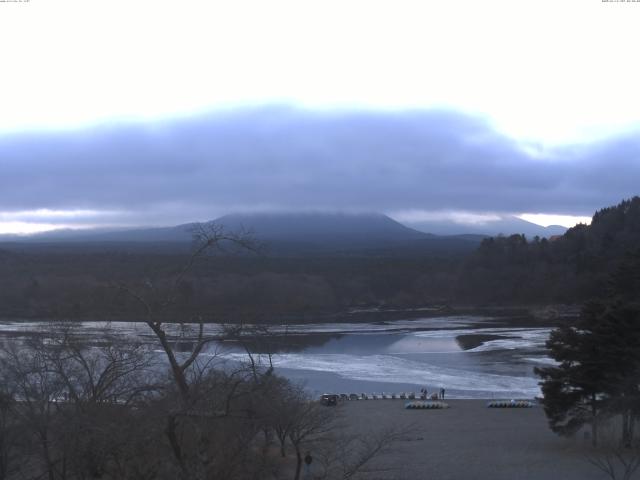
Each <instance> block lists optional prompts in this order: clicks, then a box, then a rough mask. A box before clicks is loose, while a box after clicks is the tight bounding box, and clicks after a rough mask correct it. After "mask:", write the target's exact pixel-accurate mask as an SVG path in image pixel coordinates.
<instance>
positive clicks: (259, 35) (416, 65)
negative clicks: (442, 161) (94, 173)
mask: <svg viewBox="0 0 640 480" xmlns="http://www.w3.org/2000/svg"><path fill="white" fill-rule="evenodd" d="M0 6H1V7H2V12H1V15H0V40H1V41H2V44H3V45H6V46H7V48H4V49H3V50H2V52H0V60H1V61H2V65H3V71H5V72H6V74H5V75H4V76H3V80H2V88H1V89H0V105H2V109H1V110H0V132H2V131H4V132H10V131H21V130H29V129H41V128H47V129H49V128H53V129H59V128H75V127H80V126H84V125H90V124H96V123H104V122H107V123H109V122H119V121H122V120H124V119H127V120H130V119H141V120H148V119H154V118H158V117H172V116H175V115H189V114H192V113H197V112H203V111H208V110H212V109H219V108H234V107H237V106H242V105H245V106H246V105H254V104H269V103H280V104H282V103H285V104H293V105H298V106H303V107H309V108H320V109H326V108H370V109H391V110H393V109H407V108H409V109H415V108H451V109H455V110H459V111H463V112H467V113H472V114H478V115H482V116H485V117H486V118H487V119H488V120H489V121H490V122H491V123H492V124H494V125H495V126H496V128H497V129H499V130H500V131H502V132H504V133H506V134H508V135H510V136H512V137H514V138H516V139H519V140H521V141H523V142H534V143H536V142H542V143H543V144H558V143H570V142H582V141H588V140H593V139H597V138H602V137H604V136H607V135H611V134H614V133H617V132H620V131H624V130H629V129H632V128H637V127H638V126H640V95H637V94H636V93H635V87H636V86H637V85H638V84H640V64H639V63H638V62H634V61H633V60H632V59H633V58H635V57H636V55H637V51H636V50H637V45H638V43H639V40H640V30H638V29H637V25H638V23H639V20H640V4H639V3H631V2H629V3H625V2H620V3H614V2H601V1H599V0H593V1H591V2H585V1H584V0H565V1H563V2H557V1H551V0H538V1H536V2H513V1H511V0H487V1H484V2H477V1H475V0H473V1H462V0H461V1H458V2H436V1H434V2H429V1H403V0H398V1H394V2H390V1H388V2H384V1H370V0H369V1H365V0H352V1H350V2H338V1H336V0H328V1H325V2H319V3H315V2H314V3H311V2H300V1H299V0H274V1H271V2H257V1H256V2H252V1H242V0H240V1H237V2H201V1H196V0H193V1H188V0H185V1H183V2H157V1H151V0H138V1H136V2H129V1H124V0H113V1H111V2H87V1H86V0H57V1H56V2H38V1H32V2H28V3H5V4H2V5H0Z"/></svg>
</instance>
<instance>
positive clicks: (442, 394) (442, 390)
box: [440, 388, 444, 400]
mask: <svg viewBox="0 0 640 480" xmlns="http://www.w3.org/2000/svg"><path fill="white" fill-rule="evenodd" d="M440 398H441V399H442V400H444V388H441V389H440Z"/></svg>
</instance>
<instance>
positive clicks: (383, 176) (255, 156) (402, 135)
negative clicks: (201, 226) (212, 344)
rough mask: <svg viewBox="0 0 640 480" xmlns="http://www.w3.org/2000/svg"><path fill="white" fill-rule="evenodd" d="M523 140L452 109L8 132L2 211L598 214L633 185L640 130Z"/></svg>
mask: <svg viewBox="0 0 640 480" xmlns="http://www.w3.org/2000/svg"><path fill="white" fill-rule="evenodd" d="M525 147H526V146H523V145H521V144H518V143H517V142H515V141H513V140H511V139H509V138H506V137H504V136H502V135H500V134H499V133H497V132H496V131H494V130H493V129H492V128H491V127H490V126H489V125H488V124H487V123H486V122H484V121H483V120H482V119H478V118H475V117H470V116H466V115H463V114H459V113H454V112H447V111H415V112H412V111H409V112H407V111H405V112H345V111H342V112H336V111H331V112H310V111H304V110H297V109H289V108H276V107H273V108H260V109H257V108H256V109H246V110H235V111H229V112H225V113H217V114H212V115H208V116H200V117H192V118H185V119H180V120H175V119H174V120H171V121H162V122H154V123H151V124H141V123H137V124H136V123H129V124H122V125H111V126H109V127H105V126H103V127H94V128H91V129H86V130H75V131H62V132H53V131H49V132H31V133H23V134H17V135H11V136H8V135H5V136H1V137H0V167H1V172H0V211H4V212H7V211H19V210H33V209H42V208H46V209H54V210H66V209H74V210H75V209H85V210H100V211H103V210H105V211H111V212H124V213H125V214H126V215H124V216H122V215H121V213H112V214H107V215H104V216H103V217H102V218H101V219H97V220H96V219H94V220H96V221H98V222H107V223H145V224H149V223H156V224H157V223H172V222H176V221H188V220H196V219H197V220H204V219H208V218H213V217H215V216H217V215H220V214H224V213H228V212H231V211H236V210H251V209H261V208H276V209H328V210H342V209H349V210H366V211H384V212H389V211H398V210H408V209H418V210H429V211H433V210H444V209H447V210H463V211H469V212H498V213H513V212H516V213H518V212H543V213H559V214H573V215H590V214H592V213H593V211H594V210H596V209H598V208H600V207H603V206H606V205H609V204H614V203H616V202H618V201H619V200H620V199H622V198H625V197H629V196H632V195H634V194H637V193H638V185H639V184H640V136H637V135H635V136H632V135H627V136H624V137H619V138H613V139H610V140H609V141H606V142H599V143H597V144H591V145H583V146H580V145H578V146H571V147H563V148H558V149H554V150H551V151H544V152H542V151H534V150H532V149H531V148H525ZM45 216H46V215H45ZM79 218H81V217H79ZM82 221H86V218H83V217H82Z"/></svg>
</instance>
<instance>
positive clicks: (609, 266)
mask: <svg viewBox="0 0 640 480" xmlns="http://www.w3.org/2000/svg"><path fill="white" fill-rule="evenodd" d="M639 248H640V197H633V198H632V199H630V200H624V201H623V202H621V203H620V204H618V205H616V206H612V207H607V208H603V209H601V210H599V211H597V212H596V213H595V215H594V216H593V220H592V222H591V225H585V224H579V225H577V226H575V227H573V228H571V229H569V230H568V231H567V232H566V233H565V234H564V235H563V236H561V237H557V238H552V239H551V240H547V239H539V238H537V237H536V238H533V239H531V240H527V239H526V238H525V237H524V236H522V235H511V236H509V237H492V238H488V239H485V240H484V241H483V242H482V243H481V245H480V247H479V248H478V250H477V251H476V252H475V253H474V254H473V255H472V257H471V258H470V259H469V260H468V261H467V262H466V263H465V266H464V268H463V269H462V272H461V275H460V277H459V284H458V289H457V295H456V296H457V298H460V299H464V300H465V301H476V302H483V301H484V302H488V303H491V302H506V303H532V302H533V303H540V302H568V303H575V302H582V301H584V300H585V299H588V298H591V297H594V296H598V295H599V294H600V293H601V292H602V291H603V289H606V287H607V277H608V276H609V274H610V273H612V272H613V271H615V270H616V269H617V267H618V266H619V265H620V264H621V263H622V262H624V261H625V260H624V258H625V255H627V254H628V253H630V252H631V253H632V252H634V251H636V250H637V249H639Z"/></svg>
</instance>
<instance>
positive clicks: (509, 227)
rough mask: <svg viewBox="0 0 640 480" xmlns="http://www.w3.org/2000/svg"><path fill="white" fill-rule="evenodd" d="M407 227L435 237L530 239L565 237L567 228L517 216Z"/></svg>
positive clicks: (409, 223) (427, 223)
mask: <svg viewBox="0 0 640 480" xmlns="http://www.w3.org/2000/svg"><path fill="white" fill-rule="evenodd" d="M404 224H405V225H407V226H409V227H411V228H413V229H415V230H418V231H421V232H427V233H431V234H434V235H464V234H475V235H486V236H497V235H505V236H509V235H513V234H523V235H525V236H526V237H528V238H533V237H535V236H538V237H541V238H543V237H544V238H549V237H551V236H554V235H563V234H564V233H565V232H566V231H567V228H566V227H563V226H561V225H549V226H548V227H543V226H541V225H537V224H535V223H532V222H527V221H526V220H523V219H521V218H518V217H516V216H504V217H501V218H500V219H499V220H493V221H487V222H482V223H476V224H474V223H458V222H454V221H451V220H449V221H447V220H433V221H431V220H428V221H416V222H404Z"/></svg>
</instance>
